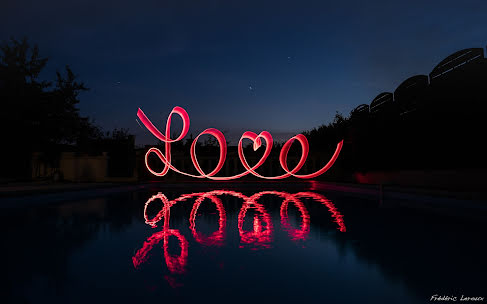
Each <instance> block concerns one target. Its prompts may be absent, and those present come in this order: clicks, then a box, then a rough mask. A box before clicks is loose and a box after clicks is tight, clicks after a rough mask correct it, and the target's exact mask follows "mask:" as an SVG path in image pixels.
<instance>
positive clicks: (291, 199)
mask: <svg viewBox="0 0 487 304" xmlns="http://www.w3.org/2000/svg"><path fill="white" fill-rule="evenodd" d="M224 195H227V196H233V197H236V198H239V199H241V200H242V201H243V204H242V207H241V208H240V211H239V212H238V222H237V228H238V234H239V237H240V243H241V245H240V247H241V248H243V247H245V245H252V249H259V248H262V249H265V248H270V247H271V243H272V241H273V231H274V227H273V223H272V218H271V216H270V214H269V213H268V212H267V211H266V209H265V208H264V205H263V204H261V203H259V200H260V199H261V198H262V197H263V196H264V195H272V196H277V197H279V198H281V199H282V200H283V201H282V204H281V207H280V217H281V227H282V229H283V230H284V231H286V232H287V233H288V234H289V236H290V238H291V240H292V241H302V240H305V239H306V238H307V236H308V235H309V232H310V216H309V213H308V210H307V209H306V207H305V205H304V203H303V202H302V201H301V200H302V199H312V200H314V201H317V202H319V203H321V204H323V205H325V206H326V207H327V209H328V211H329V212H330V214H331V216H332V218H333V219H334V222H335V223H336V224H337V225H338V227H337V229H338V230H339V231H340V232H345V231H346V227H345V222H344V221H343V215H342V214H341V213H340V212H339V211H338V210H337V209H336V207H335V206H334V204H333V203H332V202H331V201H330V200H328V199H327V198H326V197H325V196H323V195H321V194H317V193H314V192H298V193H295V194H290V193H287V192H281V191H262V192H258V193H255V194H253V195H252V196H246V195H244V194H242V193H240V192H236V191H229V190H214V191H209V192H197V193H191V194H183V195H181V196H180V197H178V198H176V199H173V200H168V199H167V197H166V196H165V195H164V194H162V193H158V194H156V195H154V196H152V197H151V198H149V199H148V200H147V202H146V203H145V207H144V218H145V222H146V223H147V224H148V225H150V226H151V227H153V228H156V227H157V226H158V223H159V222H161V221H163V223H162V231H159V232H156V233H154V234H153V235H151V236H150V237H149V238H148V239H147V240H146V241H145V242H144V244H143V245H142V248H141V249H140V250H138V251H137V252H136V253H135V255H134V256H133V257H132V262H133V265H134V267H135V268H138V267H139V266H140V265H141V264H143V263H144V262H145V261H146V260H147V259H148V255H149V252H150V251H151V250H152V249H153V248H154V247H155V246H156V245H157V244H159V243H160V242H161V241H162V245H163V246H162V247H163V252H164V259H165V261H166V265H167V268H168V270H169V271H170V272H171V273H173V274H183V273H185V269H186V264H187V259H188V247H189V245H188V241H187V240H186V238H185V237H184V236H183V235H182V234H181V233H180V231H179V230H177V229H171V228H170V227H169V218H170V216H171V212H170V211H171V207H173V206H174V205H176V204H177V203H179V202H183V201H186V200H189V199H192V198H193V199H195V201H194V203H193V208H192V209H191V213H190V215H189V229H190V231H191V234H192V236H193V238H194V239H195V241H196V242H198V243H200V244H202V245H204V246H222V245H223V244H224V241H225V232H226V231H225V230H226V221H227V217H226V212H225V208H224V206H223V203H222V201H221V200H220V198H219V196H224ZM206 199H208V200H209V201H210V202H212V203H213V204H215V206H216V209H217V213H218V217H219V219H218V230H217V231H215V232H213V233H212V234H211V235H209V236H205V235H203V234H202V233H201V232H198V231H197V229H196V227H197V225H196V218H197V213H198V209H199V207H200V206H201V204H202V203H203V202H204V201H205V200H206ZM158 201H161V202H162V208H161V210H160V211H159V212H158V213H157V215H156V216H154V217H153V218H149V216H148V214H147V213H148V211H147V209H148V206H149V205H151V204H153V203H154V202H158ZM289 203H292V204H294V205H295V206H296V207H297V209H298V211H299V215H300V218H301V225H300V226H299V227H298V228H294V227H293V226H292V225H291V224H290V222H289V218H288V214H287V210H288V207H289ZM249 211H252V213H253V218H252V220H251V221H252V222H251V225H250V226H251V229H250V230H245V229H244V223H245V218H246V215H247V214H248V212H249ZM171 236H173V237H175V238H176V240H177V241H178V242H179V247H180V254H179V255H172V254H170V253H169V250H168V243H169V238H170V237H171Z"/></svg>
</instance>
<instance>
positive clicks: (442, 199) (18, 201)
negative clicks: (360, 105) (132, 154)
mask: <svg viewBox="0 0 487 304" xmlns="http://www.w3.org/2000/svg"><path fill="white" fill-rule="evenodd" d="M269 187H272V188H275V187H277V188H280V189H285V190H287V191H289V192H293V189H296V191H303V189H305V190H309V191H320V192H339V193H340V194H344V195H346V196H354V197H366V198H369V199H373V200H377V201H378V202H379V204H380V205H381V206H383V207H395V206H407V207H413V208H421V209H445V208H447V209H454V210H460V209H461V210H468V211H469V213H470V212H475V211H477V210H478V211H487V193H472V192H451V191H446V190H434V189H418V188H406V187H396V186H382V185H366V184H353V183H331V182H322V181H281V182H268V181H245V182H241V181H238V182H225V184H224V185H222V183H221V182H201V181H183V182H147V183H130V184H127V183H52V182H37V183H18V184H7V185H0V208H22V207H32V206H36V205H40V204H53V203H61V202H65V201H73V200H80V199H87V198H93V197H99V196H106V195H111V194H116V193H120V192H128V191H136V190H141V189H149V188H157V189H160V190H162V191H164V190H165V189H168V190H171V191H174V190H179V189H181V191H183V192H184V191H188V189H190V190H189V191H206V190H207V189H222V188H226V189H235V188H238V189H243V190H245V189H263V188H269Z"/></svg>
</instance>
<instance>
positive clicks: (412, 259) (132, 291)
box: [1, 184, 487, 303]
mask: <svg viewBox="0 0 487 304" xmlns="http://www.w3.org/2000/svg"><path fill="white" fill-rule="evenodd" d="M36 199H37V200H40V201H39V202H38V203H35V204H31V205H30V206H28V207H27V206H26V207H21V208H9V209H3V210H2V216H1V220H2V231H3V235H4V237H3V246H2V247H3V249H2V255H3V256H4V258H3V259H2V260H3V262H4V265H3V271H2V273H3V278H4V280H5V281H4V283H3V284H2V285H3V287H2V288H5V289H6V290H5V292H4V293H3V294H4V298H6V299H7V302H8V303H102V302H105V303H134V302H137V303H141V302H149V301H150V302H157V303H164V302H166V303H169V302H173V303H190V302H193V303H194V302H198V303H282V302H285V303H293V302H294V303H300V302H303V301H312V302H314V303H315V302H323V303H426V302H430V298H431V297H432V296H433V295H446V296H457V297H458V298H460V296H461V295H464V296H471V297H477V296H483V297H486V296H487V288H486V286H487V279H486V273H487V271H486V270H487V261H486V256H487V255H486V254H487V248H486V246H485V243H486V242H485V236H486V234H485V232H486V231H487V230H486V225H485V223H486V221H485V217H483V216H482V214H477V215H476V216H475V217H472V216H465V215H462V216H455V215H451V214H449V215H445V214H437V213H435V212H431V211H426V210H419V209H412V208H406V207H400V206H401V204H396V205H395V204H389V205H384V202H383V201H381V200H379V199H378V198H376V197H373V196H365V195H364V196H361V195H357V194H354V195H351V194H350V193H346V192H345V193H343V192H331V191H330V192H326V191H316V190H311V188H310V187H309V186H308V184H296V185H294V186H290V185H282V184H263V185H252V186H248V185H232V186H231V187H225V186H221V187H215V184H211V185H191V184H189V185H186V186H177V187H175V186H174V187H173V186H171V185H158V184H154V185H151V186H149V187H145V188H141V189H139V190H135V191H120V192H117V193H108V194H106V195H98V196H95V197H93V196H91V197H81V198H80V199H79V200H76V199H74V200H73V199H72V198H70V199H67V200H66V201H61V202H59V201H58V202H56V203H49V202H48V201H46V202H42V199H43V196H38V198H33V200H36ZM5 296H6V297H5Z"/></svg>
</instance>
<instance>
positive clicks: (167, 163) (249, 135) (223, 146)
mask: <svg viewBox="0 0 487 304" xmlns="http://www.w3.org/2000/svg"><path fill="white" fill-rule="evenodd" d="M173 114H177V115H179V116H180V117H181V119H182V120H183V128H182V130H181V134H179V136H178V137H177V138H176V139H171V137H170V134H171V117H172V115H173ZM137 117H139V119H140V120H141V121H142V123H143V124H144V126H145V127H146V128H147V129H148V130H149V131H150V132H151V133H152V134H153V135H154V136H155V137H157V138H158V139H159V140H161V141H163V142H164V144H165V152H166V154H165V155H164V154H163V153H162V152H161V151H160V150H159V149H157V148H150V149H149V150H148V151H147V153H146V154H145V165H146V167H147V169H148V170H149V172H150V173H152V174H154V175H155V176H164V175H166V174H167V172H168V171H169V169H171V170H173V171H175V172H178V173H180V174H183V175H186V176H190V177H196V178H209V179H213V180H231V179H237V178H241V177H243V176H245V175H247V174H249V173H250V174H252V175H255V176H257V177H260V178H265V179H283V178H286V177H289V176H294V177H298V178H314V177H317V176H319V175H321V174H323V173H325V172H326V171H328V169H330V168H331V166H333V164H334V163H335V161H336V159H337V158H338V155H339V154H340V150H341V149H342V146H343V140H342V141H340V142H339V143H338V144H337V147H336V150H335V153H333V156H332V157H331V159H330V160H329V161H328V163H327V164H326V165H325V166H324V167H323V168H321V169H320V170H318V171H316V172H314V173H311V174H296V173H297V172H298V171H299V170H300V169H301V168H302V167H303V166H304V163H305V162H306V158H307V157H308V152H309V144H308V140H307V139H306V137H305V136H304V135H302V134H298V135H296V136H293V137H291V138H290V139H289V140H288V141H287V142H286V143H285V144H284V145H283V147H282V149H281V153H280V154H279V163H280V164H281V167H282V169H283V170H284V171H285V173H284V174H282V175H279V176H263V175H261V174H259V173H257V172H256V170H257V168H259V167H260V166H262V164H263V163H264V162H265V161H266V159H267V157H268V156H269V154H270V153H271V150H272V136H271V134H270V133H269V132H267V131H263V132H261V133H260V134H259V135H257V134H255V133H254V132H250V131H246V132H244V133H243V135H242V137H241V138H240V141H239V142H238V157H239V158H240V161H241V163H242V165H243V166H244V168H245V171H244V172H242V173H240V174H237V175H233V176H215V175H216V174H218V172H220V170H221V169H222V167H223V164H224V163H225V158H226V156H227V142H226V140H225V136H224V135H223V133H222V132H220V131H219V130H218V129H215V128H209V129H206V130H204V131H203V132H201V133H200V134H199V135H198V136H196V138H195V139H194V140H193V143H192V144H191V160H192V162H193V165H194V167H195V168H196V170H197V171H198V173H199V174H200V175H194V174H190V173H186V172H182V171H180V170H179V169H177V168H176V167H174V166H173V165H172V164H171V143H174V142H177V141H180V140H182V139H183V138H184V137H185V136H186V134H187V133H188V130H189V115H188V113H187V112H186V111H185V110H184V109H183V108H181V107H174V109H172V111H171V113H169V117H168V118H167V123H166V134H165V135H164V134H162V132H160V131H159V130H158V129H157V128H156V127H155V126H154V125H153V124H152V122H151V121H150V120H149V118H147V116H146V115H145V114H144V112H142V110H141V109H140V108H139V110H138V111H137ZM203 134H208V135H212V136H214V137H215V138H216V139H217V141H218V144H219V146H220V157H219V160H218V164H217V166H216V168H215V169H214V170H213V171H211V172H210V173H205V172H203V170H202V169H201V167H200V165H199V163H198V159H197V158H196V142H197V141H198V138H199V137H200V136H201V135H203ZM244 139H249V140H251V141H252V142H253V148H254V151H256V150H257V149H259V148H260V147H261V146H262V139H263V140H265V142H266V146H265V151H264V155H263V156H262V157H261V158H260V160H259V161H258V162H257V164H255V165H254V166H253V167H251V166H250V165H249V164H248V162H247V160H246V159H245V156H244V152H243V143H242V141H243V140H244ZM295 140H297V141H298V142H299V143H300V144H301V148H302V153H301V158H300V160H299V162H298V164H297V165H296V167H294V168H293V169H292V170H289V168H288V166H287V155H288V152H289V149H290V148H291V145H292V143H293V142H294V141H295ZM151 153H154V154H155V155H157V157H159V159H160V160H161V161H162V162H163V163H164V169H162V171H161V172H156V171H154V170H152V169H151V167H150V166H149V162H148V159H149V155H150V154H151Z"/></svg>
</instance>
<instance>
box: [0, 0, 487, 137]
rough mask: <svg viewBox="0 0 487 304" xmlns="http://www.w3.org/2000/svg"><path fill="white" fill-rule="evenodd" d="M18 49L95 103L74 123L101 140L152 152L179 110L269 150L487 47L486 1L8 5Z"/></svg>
mask: <svg viewBox="0 0 487 304" xmlns="http://www.w3.org/2000/svg"><path fill="white" fill-rule="evenodd" d="M10 36H14V37H17V38H21V37H23V36H27V37H28V38H29V39H30V41H31V42H36V43H38V44H39V47H40V50H41V55H44V56H47V57H49V58H50V61H49V64H48V69H47V70H46V74H45V75H44V76H45V77H49V78H53V77H54V71H55V69H62V68H63V66H64V65H65V64H69V65H70V66H71V67H72V69H73V71H74V72H75V73H76V74H78V75H79V78H80V79H81V80H83V81H84V82H85V83H86V85H87V86H88V87H90V88H91V90H90V91H89V92H87V93H83V94H82V96H81V100H82V101H81V104H80V109H81V112H82V114H83V115H87V116H90V117H92V118H94V119H95V120H96V122H97V123H98V124H99V125H101V126H102V127H104V128H105V129H113V128H115V127H118V128H120V127H126V128H130V130H131V132H133V133H134V134H136V135H137V142H138V143H147V142H151V141H152V137H150V136H149V135H148V134H147V132H145V131H144V130H142V129H141V128H140V127H139V126H138V124H137V122H136V120H135V118H136V111H137V108H138V107H141V108H142V109H143V110H144V111H145V112H146V114H148V116H149V117H150V118H151V119H152V120H153V121H154V122H157V125H159V126H161V129H162V128H163V126H164V125H165V120H166V118H167V115H168V113H169V111H170V110H171V109H172V108H173V107H174V106H176V105H179V106H182V107H184V108H185V109H186V110H187V111H188V113H189V115H190V118H191V128H190V132H193V133H194V134H196V133H198V132H199V131H201V130H202V129H204V128H208V127H216V128H218V129H220V130H224V131H227V134H228V137H229V139H230V140H231V141H232V142H233V143H236V139H237V138H238V137H239V136H240V133H241V132H242V131H243V130H244V129H245V130H251V131H254V132H260V130H262V129H266V130H268V131H271V132H272V133H273V135H275V137H276V138H277V139H284V138H283V136H284V137H288V136H290V135H291V134H295V133H297V132H300V131H303V130H306V129H310V128H313V127H316V126H318V125H320V124H323V123H328V122H330V121H331V120H332V118H333V116H334V115H335V112H336V111H339V112H342V113H343V114H348V113H349V112H350V110H352V109H353V108H354V107H355V106H357V105H359V104H361V103H370V101H371V100H372V99H373V98H374V97H375V96H376V95H377V94H379V93H380V92H382V91H394V89H395V88H396V86H397V85H399V84H400V83H401V82H402V81H403V80H405V79H406V78H408V77H409V76H412V75H414V74H428V73H429V72H430V71H431V69H432V68H433V67H434V66H435V65H436V64H437V63H438V62H439V61H440V60H442V59H443V58H444V57H446V56H447V55H449V54H451V53H453V52H454V51H457V50H460V49H463V48H468V47H485V44H486V42H487V39H486V38H487V1H485V0H479V1H436V2H435V1H340V2H326V1H238V2H237V1H181V0H179V1H162V0H159V1H144V0H139V1H125V0H121V1H95V0H83V1H69V0H46V1H33V0H7V1H6V2H5V0H4V1H2V8H1V9H0V39H1V40H6V39H8V38H9V37H10Z"/></svg>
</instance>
